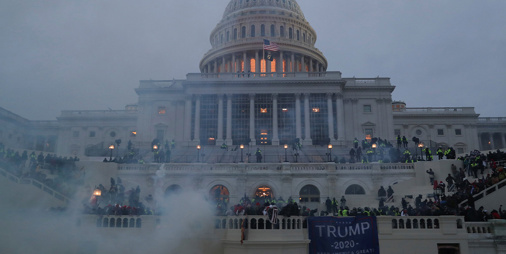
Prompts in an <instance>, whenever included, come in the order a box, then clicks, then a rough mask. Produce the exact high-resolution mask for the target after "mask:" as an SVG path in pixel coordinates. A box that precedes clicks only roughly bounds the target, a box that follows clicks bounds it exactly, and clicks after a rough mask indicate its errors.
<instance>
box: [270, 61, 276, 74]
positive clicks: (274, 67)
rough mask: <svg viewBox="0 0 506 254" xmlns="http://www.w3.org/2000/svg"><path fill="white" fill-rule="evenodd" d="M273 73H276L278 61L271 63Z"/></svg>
mask: <svg viewBox="0 0 506 254" xmlns="http://www.w3.org/2000/svg"><path fill="white" fill-rule="evenodd" d="M271 72H276V59H274V60H272V61H271Z"/></svg>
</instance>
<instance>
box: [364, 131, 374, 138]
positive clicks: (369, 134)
mask: <svg viewBox="0 0 506 254" xmlns="http://www.w3.org/2000/svg"><path fill="white" fill-rule="evenodd" d="M364 132H365V136H366V137H371V138H372V137H374V135H373V133H374V131H373V129H365V130H364Z"/></svg>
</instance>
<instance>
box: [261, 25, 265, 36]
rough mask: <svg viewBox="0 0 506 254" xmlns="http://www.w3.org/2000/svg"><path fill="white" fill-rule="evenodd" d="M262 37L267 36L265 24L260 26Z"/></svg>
mask: <svg viewBox="0 0 506 254" xmlns="http://www.w3.org/2000/svg"><path fill="white" fill-rule="evenodd" d="M260 36H265V25H264V24H262V25H261V26H260Z"/></svg>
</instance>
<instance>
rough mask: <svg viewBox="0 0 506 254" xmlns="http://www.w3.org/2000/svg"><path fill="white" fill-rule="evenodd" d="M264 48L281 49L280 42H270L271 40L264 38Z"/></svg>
mask: <svg viewBox="0 0 506 254" xmlns="http://www.w3.org/2000/svg"><path fill="white" fill-rule="evenodd" d="M264 49H265V50H269V51H279V46H278V44H276V43H274V42H270V41H269V40H264Z"/></svg>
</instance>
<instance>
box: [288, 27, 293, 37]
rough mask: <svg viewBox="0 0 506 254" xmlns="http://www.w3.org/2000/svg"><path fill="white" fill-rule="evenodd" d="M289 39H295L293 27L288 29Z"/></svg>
mask: <svg viewBox="0 0 506 254" xmlns="http://www.w3.org/2000/svg"><path fill="white" fill-rule="evenodd" d="M288 38H289V39H293V29H292V28H291V27H290V28H288Z"/></svg>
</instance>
